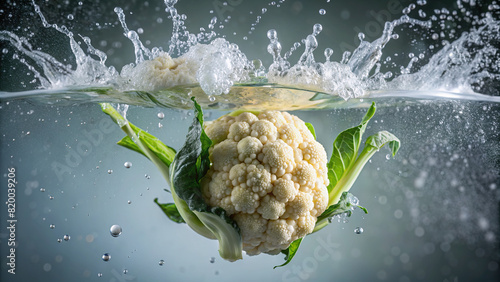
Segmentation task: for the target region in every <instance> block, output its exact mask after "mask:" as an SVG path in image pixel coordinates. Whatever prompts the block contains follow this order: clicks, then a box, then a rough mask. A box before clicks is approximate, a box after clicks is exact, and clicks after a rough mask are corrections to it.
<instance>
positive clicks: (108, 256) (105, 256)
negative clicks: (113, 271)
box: [102, 253, 111, 261]
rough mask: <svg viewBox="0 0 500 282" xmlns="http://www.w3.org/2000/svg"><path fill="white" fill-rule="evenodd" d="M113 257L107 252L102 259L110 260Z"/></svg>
mask: <svg viewBox="0 0 500 282" xmlns="http://www.w3.org/2000/svg"><path fill="white" fill-rule="evenodd" d="M110 259H111V256H110V255H109V254H108V253H105V254H104V255H102V260H103V261H109V260H110Z"/></svg>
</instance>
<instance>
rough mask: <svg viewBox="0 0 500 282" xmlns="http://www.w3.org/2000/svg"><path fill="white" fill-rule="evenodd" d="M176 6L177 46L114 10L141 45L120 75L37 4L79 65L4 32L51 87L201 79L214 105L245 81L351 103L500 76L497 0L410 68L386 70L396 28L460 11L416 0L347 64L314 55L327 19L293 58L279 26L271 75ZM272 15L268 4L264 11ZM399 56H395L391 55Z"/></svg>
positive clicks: (472, 86)
mask: <svg viewBox="0 0 500 282" xmlns="http://www.w3.org/2000/svg"><path fill="white" fill-rule="evenodd" d="M424 2H425V1H424ZM424 2H422V1H419V2H418V3H417V4H419V5H425V3H424ZM176 3H177V0H164V4H165V6H166V9H165V11H166V12H167V13H168V14H169V18H170V19H171V21H172V33H171V37H170V41H169V44H168V48H167V49H168V51H164V50H163V48H162V47H153V48H151V49H149V48H147V47H145V45H144V44H143V42H142V41H141V39H140V37H139V34H140V33H141V34H142V32H138V31H134V30H131V29H129V27H128V26H127V23H126V18H125V14H124V11H123V9H121V8H119V7H116V8H115V9H114V12H115V13H116V14H117V17H118V21H119V22H120V24H121V27H122V29H123V34H124V36H125V37H127V38H128V39H129V40H130V41H131V43H132V44H133V46H134V54H135V62H134V63H130V64H128V65H126V66H124V67H123V68H122V70H121V71H120V72H118V71H117V70H116V69H115V67H113V66H109V67H108V66H107V65H106V60H107V56H106V54H105V53H104V52H103V51H101V50H99V49H97V48H95V47H94V46H93V45H92V42H91V39H90V38H89V37H87V36H83V35H78V36H79V37H80V38H81V39H82V40H83V43H84V46H86V47H87V50H86V51H84V49H83V48H82V47H81V46H80V44H79V43H77V41H76V40H75V36H74V34H73V33H72V32H71V31H70V30H69V29H68V28H67V27H66V26H64V25H57V24H51V23H49V22H48V21H47V19H46V18H45V16H44V15H43V13H42V11H41V9H40V7H39V6H38V5H37V4H36V3H35V2H34V0H33V1H32V5H33V8H34V11H35V13H36V14H37V15H38V16H39V18H40V20H41V22H42V24H43V26H44V27H46V28H51V29H54V30H57V31H58V32H60V33H62V34H63V35H65V36H66V37H68V39H69V45H70V48H71V51H72V53H73V55H74V59H75V62H76V67H71V66H68V65H66V64H63V63H61V62H59V61H58V60H56V59H55V58H54V57H52V56H51V55H49V54H47V53H44V52H42V51H39V50H37V48H33V46H31V44H30V43H29V41H28V39H27V38H25V37H20V36H17V35H16V34H14V33H13V32H10V31H0V40H3V41H8V42H10V44H11V46H13V47H14V48H15V49H17V51H18V52H16V54H15V55H14V58H15V59H17V60H19V61H20V62H21V63H22V64H24V65H26V66H27V68H28V69H29V70H30V71H31V72H32V73H33V75H34V76H35V78H36V80H38V81H39V82H40V85H39V87H40V88H42V89H58V88H63V87H72V86H74V87H81V86H92V87H94V86H106V87H112V88H114V89H116V90H117V91H152V92H155V91H163V90H165V89H171V88H173V87H176V86H180V85H181V86H186V85H199V86H200V87H201V89H202V90H203V91H204V93H205V94H206V95H207V97H208V100H209V101H211V102H213V101H215V100H216V98H215V97H216V96H217V95H221V94H227V93H229V92H230V91H231V89H232V86H233V85H234V84H235V83H248V84H251V83H257V84H261V83H271V84H277V85H283V86H285V87H287V86H288V87H293V88H301V89H307V90H309V91H317V92H322V93H326V94H329V95H332V96H339V97H341V98H343V99H345V100H348V99H351V98H358V97H362V96H365V95H367V93H370V92H373V91H379V90H384V91H393V90H441V91H454V92H460V93H473V92H481V91H482V90H483V89H485V87H484V86H485V85H487V84H488V83H491V81H494V82H495V81H499V80H500V71H499V65H500V64H499V62H500V59H499V55H498V40H499V38H500V35H499V26H500V24H499V21H498V20H497V19H495V17H494V16H493V12H496V11H497V10H499V8H498V7H497V6H495V5H489V6H488V10H489V12H486V13H484V14H483V15H484V17H477V16H476V17H470V19H469V21H472V24H473V26H474V28H473V29H471V30H470V31H469V32H467V33H464V34H462V35H461V36H459V37H458V39H455V40H454V41H452V42H451V43H449V42H448V43H446V44H444V46H443V47H442V49H441V50H440V51H439V52H437V53H435V54H434V55H433V56H429V59H428V62H427V63H426V64H424V65H419V64H420V62H421V61H422V59H424V57H425V56H424V55H423V53H422V54H420V55H418V56H415V55H413V54H410V55H412V56H410V60H409V62H408V63H407V65H406V66H401V67H400V74H396V73H394V72H392V71H386V72H383V70H382V63H381V59H382V57H383V49H384V47H385V46H386V45H387V44H388V43H389V41H390V40H391V39H397V38H398V37H399V36H398V34H397V33H395V28H396V27H400V26H401V27H403V26H409V27H415V26H419V27H421V28H422V29H429V30H431V22H433V24H436V25H438V26H443V22H444V21H450V20H452V19H453V17H458V16H457V14H458V13H457V12H456V11H453V12H450V11H448V10H446V9H441V10H436V11H435V15H431V16H430V17H429V20H416V19H413V18H411V17H410V14H412V13H413V11H414V10H415V9H416V5H415V4H410V5H409V6H408V7H406V8H404V9H403V10H402V16H401V17H400V18H399V19H396V20H393V21H391V22H386V23H385V26H384V30H383V32H382V35H381V36H380V37H379V38H377V39H375V40H374V41H372V42H369V41H365V36H364V34H362V33H360V34H359V36H358V37H359V40H360V44H359V46H358V47H357V48H356V49H355V50H354V51H353V52H352V53H350V52H345V53H344V54H343V55H342V60H341V61H340V62H336V61H332V60H331V59H330V58H331V56H332V53H333V50H332V49H331V48H326V49H325V50H324V56H325V62H318V61H317V60H316V58H315V56H314V52H315V50H316V49H317V47H318V41H317V36H318V35H319V34H320V33H321V31H322V29H323V27H322V25H320V24H315V25H314V26H313V29H312V32H311V34H309V35H307V36H306V38H304V39H303V40H301V42H295V43H294V44H293V46H292V47H291V48H290V49H289V50H288V51H287V52H285V54H284V55H281V51H282V46H281V43H280V41H279V39H278V33H277V31H276V30H274V29H271V30H269V31H268V33H267V36H268V38H269V41H270V43H269V45H268V46H267V51H268V52H269V53H270V54H271V56H272V57H273V62H272V64H271V65H270V66H269V68H268V70H267V72H266V68H265V67H264V66H263V65H262V62H261V61H260V60H254V61H249V60H248V59H247V58H246V56H245V54H244V53H243V52H241V51H240V50H239V48H238V46H237V45H236V44H233V43H230V42H228V41H227V40H226V39H223V38H216V37H217V36H220V35H218V34H217V33H216V32H215V31H214V28H215V26H217V24H218V23H217V18H215V17H214V18H212V19H211V21H210V23H209V24H208V31H206V30H205V28H200V32H199V33H197V34H195V33H190V32H189V31H188V30H187V28H186V26H185V24H184V23H185V20H186V19H187V16H186V15H185V14H179V12H178V11H177V9H176V8H175V4H176ZM457 3H458V8H459V10H460V11H461V12H462V13H464V14H466V15H467V9H466V8H464V7H463V4H462V3H461V2H460V1H458V2H457ZM266 12H267V11H264V10H263V11H262V15H264V14H265V13H266ZM415 13H417V12H415ZM262 15H260V16H259V17H261V16H262ZM418 16H420V17H421V18H425V17H426V15H425V13H423V12H422V11H421V10H418ZM259 19H260V18H259ZM226 20H227V21H229V19H226ZM227 21H226V22H227ZM221 26H222V25H221ZM219 28H221V27H219ZM433 28H434V27H433ZM453 33H454V30H451V31H450V38H451V37H452V36H453ZM434 34H435V35H437V36H436V37H437V38H439V37H443V35H442V32H441V33H440V34H438V33H434ZM432 38H434V35H433V36H432ZM301 47H303V48H304V50H303V53H302V54H301V56H300V58H299V60H298V61H297V62H296V63H295V64H293V63H291V62H290V61H289V59H290V57H291V55H292V54H293V53H294V52H295V51H296V50H298V49H299V48H301ZM431 47H435V46H431ZM389 59H390V57H387V58H386V61H389ZM497 91H498V90H497Z"/></svg>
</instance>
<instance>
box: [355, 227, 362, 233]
mask: <svg viewBox="0 0 500 282" xmlns="http://www.w3.org/2000/svg"><path fill="white" fill-rule="evenodd" d="M354 233H356V234H361V233H363V227H356V228H354Z"/></svg>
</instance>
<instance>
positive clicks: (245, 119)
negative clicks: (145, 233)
mask: <svg viewBox="0 0 500 282" xmlns="http://www.w3.org/2000/svg"><path fill="white" fill-rule="evenodd" d="M193 102H194V108H195V118H194V119H193V122H192V124H191V126H190V128H189V131H188V134H187V136H186V142H185V144H184V145H183V147H182V148H181V149H180V150H179V152H175V150H174V149H172V148H170V147H168V146H167V145H165V144H163V143H162V142H161V141H160V140H158V139H157V138H156V137H154V136H152V135H150V134H149V133H147V132H144V131H143V130H141V129H139V128H137V127H135V126H134V125H132V124H131V123H129V122H128V121H127V120H126V119H125V118H123V117H122V116H121V115H120V114H119V113H118V111H116V110H115V109H114V108H113V107H112V106H111V105H109V104H105V103H104V104H101V106H102V109H103V111H104V112H105V113H106V114H108V115H110V116H111V118H112V119H113V120H114V121H115V122H116V123H117V124H118V125H120V127H121V128H122V130H123V131H125V133H127V136H126V137H124V138H123V139H122V140H120V141H119V142H118V144H119V145H122V146H124V147H126V148H129V149H131V150H134V151H137V152H139V153H141V154H143V155H144V156H146V157H147V158H148V159H150V160H151V161H152V162H153V163H154V164H155V165H156V166H157V167H158V168H159V170H160V171H161V172H162V174H163V176H164V177H165V179H166V180H167V181H168V183H169V184H170V187H171V192H172V196H173V199H174V203H168V204H161V203H158V201H157V199H155V202H156V203H157V204H158V205H159V206H160V207H161V208H162V210H163V212H164V213H165V214H166V215H167V216H168V217H169V218H170V219H171V220H173V221H174V222H177V223H186V224H188V225H189V226H190V227H191V228H192V229H193V230H194V231H196V232H197V233H198V234H200V235H202V236H204V237H206V238H209V239H217V240H218V241H219V253H220V256H221V257H222V258H224V259H226V260H229V261H235V260H238V259H241V258H242V251H243V250H244V251H245V252H246V253H247V254H249V255H257V254H260V253H262V252H265V253H269V254H278V253H280V252H281V253H284V254H285V263H284V264H283V265H286V264H287V263H289V262H290V261H291V259H292V258H293V256H294V255H295V253H296V252H297V250H298V248H299V245H300V243H301V241H302V239H303V238H304V237H305V236H306V235H307V234H310V233H313V232H316V231H318V230H320V229H322V228H324V227H325V226H326V225H328V224H329V222H330V221H331V218H332V217H333V216H335V215H339V214H343V213H346V214H347V216H350V214H351V211H352V210H353V209H354V208H355V207H359V206H358V205H357V201H352V200H350V199H352V198H353V196H352V195H351V194H349V193H348V191H349V189H350V188H351V186H352V184H353V183H354V181H355V180H356V178H357V177H358V175H359V173H360V172H361V170H362V168H363V166H364V165H365V164H366V163H367V162H368V160H369V159H370V157H371V156H372V155H373V154H374V153H375V152H376V151H378V150H379V149H380V148H381V147H383V146H384V145H385V144H388V145H389V146H390V148H391V150H392V154H393V156H394V155H395V154H396V152H397V151H398V149H399V144H400V143H399V140H398V139H397V138H396V137H395V136H394V135H392V134H391V133H389V132H386V131H382V132H379V133H377V134H375V135H372V136H370V137H368V138H367V141H366V143H365V146H364V148H363V150H362V151H361V153H359V148H360V145H361V138H362V135H363V133H364V131H365V129H366V126H367V123H368V121H369V120H370V119H371V118H372V117H373V115H374V113H375V104H372V106H371V107H370V108H369V110H368V112H367V114H366V115H365V116H364V117H363V119H362V122H361V123H360V125H358V126H356V127H353V128H350V129H347V130H345V131H343V132H342V133H340V134H339V136H338V137H337V138H336V139H335V141H334V143H333V153H332V156H331V158H330V160H329V161H328V162H327V159H326V152H325V149H324V148H323V146H322V145H321V144H320V143H318V142H317V141H316V140H315V137H316V135H315V132H314V128H313V126H312V125H311V124H308V123H305V122H303V121H302V120H300V119H299V118H297V117H295V116H293V115H290V114H289V113H286V112H277V111H264V112H247V111H237V112H233V113H230V114H228V115H225V116H223V117H221V118H219V119H218V120H216V121H213V122H211V123H209V124H207V125H204V121H203V113H202V110H201V107H200V106H199V105H198V104H197V103H196V101H195V100H194V99H193ZM358 153H359V156H358ZM360 208H361V209H362V210H363V211H365V212H366V209H364V208H362V207H360ZM283 265H281V266H283Z"/></svg>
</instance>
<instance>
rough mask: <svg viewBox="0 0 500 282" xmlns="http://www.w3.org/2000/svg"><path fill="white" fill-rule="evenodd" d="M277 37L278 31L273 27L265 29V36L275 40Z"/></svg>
mask: <svg viewBox="0 0 500 282" xmlns="http://www.w3.org/2000/svg"><path fill="white" fill-rule="evenodd" d="M277 37H278V33H277V32H276V30H275V29H270V30H268V31H267V38H269V39H270V40H275V39H276V38H277Z"/></svg>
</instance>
